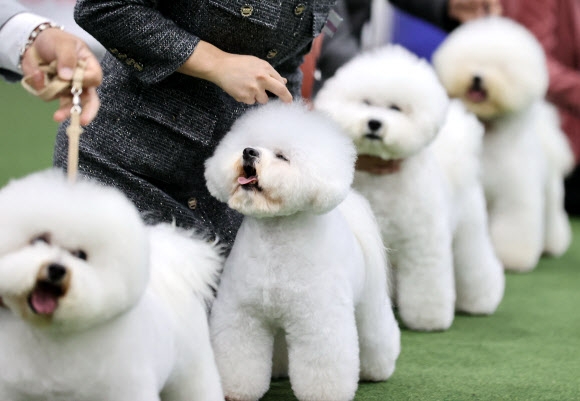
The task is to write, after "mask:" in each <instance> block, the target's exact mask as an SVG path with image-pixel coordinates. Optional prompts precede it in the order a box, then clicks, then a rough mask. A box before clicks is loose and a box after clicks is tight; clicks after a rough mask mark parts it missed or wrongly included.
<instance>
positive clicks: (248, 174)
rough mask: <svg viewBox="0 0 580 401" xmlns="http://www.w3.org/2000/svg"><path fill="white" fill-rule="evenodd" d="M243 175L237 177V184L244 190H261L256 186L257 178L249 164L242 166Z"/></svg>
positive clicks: (254, 170)
mask: <svg viewBox="0 0 580 401" xmlns="http://www.w3.org/2000/svg"><path fill="white" fill-rule="evenodd" d="M243 169H244V175H242V176H239V177H238V183H239V184H240V185H241V186H242V188H244V189H245V190H250V189H254V188H255V189H258V190H261V188H260V187H259V185H258V176H257V175H256V174H257V173H256V169H255V168H254V166H252V165H251V164H245V163H244V165H243Z"/></svg>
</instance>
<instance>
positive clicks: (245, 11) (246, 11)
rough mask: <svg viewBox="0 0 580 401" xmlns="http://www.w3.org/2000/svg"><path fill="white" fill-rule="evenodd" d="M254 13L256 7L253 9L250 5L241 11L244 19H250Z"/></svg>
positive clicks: (244, 6) (246, 5) (243, 7)
mask: <svg viewBox="0 0 580 401" xmlns="http://www.w3.org/2000/svg"><path fill="white" fill-rule="evenodd" d="M253 12H254V7H252V6H251V5H249V4H245V5H243V6H242V8H241V9H240V13H241V14H242V17H249V16H250V15H252V13H253Z"/></svg>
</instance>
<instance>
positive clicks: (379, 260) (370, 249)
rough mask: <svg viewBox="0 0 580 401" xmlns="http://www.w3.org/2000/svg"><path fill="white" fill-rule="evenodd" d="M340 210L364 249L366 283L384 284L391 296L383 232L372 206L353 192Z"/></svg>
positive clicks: (339, 207) (341, 205)
mask: <svg viewBox="0 0 580 401" xmlns="http://www.w3.org/2000/svg"><path fill="white" fill-rule="evenodd" d="M338 209H339V210H340V212H341V213H342V215H343V216H344V218H345V219H346V222H347V224H348V225H349V227H350V228H351V230H352V232H353V233H354V236H355V237H356V239H357V241H358V243H359V244H360V246H361V248H362V251H363V254H364V258H365V264H366V274H367V277H366V281H367V282H370V283H374V285H381V282H384V285H385V291H386V292H387V294H388V295H389V296H391V294H392V291H391V290H392V287H391V277H390V266H389V263H388V259H387V250H386V248H385V246H384V244H383V240H382V237H381V230H380V228H379V225H378V224H377V221H376V219H375V215H374V213H373V211H372V209H371V205H370V204H369V202H368V201H367V200H366V198H364V197H363V196H362V195H361V194H359V193H358V192H356V191H354V190H351V191H350V193H349V195H348V196H347V197H346V199H345V200H344V201H343V202H342V203H341V204H340V205H339V206H338ZM391 298H392V296H391Z"/></svg>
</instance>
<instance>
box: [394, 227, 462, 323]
mask: <svg viewBox="0 0 580 401" xmlns="http://www.w3.org/2000/svg"><path fill="white" fill-rule="evenodd" d="M423 231H424V233H425V235H423V236H421V237H415V238H413V240H412V241H406V242H405V243H398V245H397V247H398V249H396V252H397V254H398V257H397V260H398V262H397V264H396V266H397V269H396V284H397V306H398V309H399V314H400V317H401V319H402V321H403V323H404V324H405V325H406V326H407V327H408V328H409V329H411V330H421V331H437V330H447V329H448V328H449V327H450V326H451V323H453V317H454V315H455V285H454V278H453V256H452V249H451V231H450V229H449V228H447V229H436V228H435V227H433V228H426V229H425V230H423ZM419 244H420V245H419ZM393 248H395V246H393Z"/></svg>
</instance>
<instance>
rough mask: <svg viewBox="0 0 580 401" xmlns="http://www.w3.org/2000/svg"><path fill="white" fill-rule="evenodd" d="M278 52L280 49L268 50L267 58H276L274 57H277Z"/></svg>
mask: <svg viewBox="0 0 580 401" xmlns="http://www.w3.org/2000/svg"><path fill="white" fill-rule="evenodd" d="M277 54H278V50H276V49H272V50H270V51H269V52H268V54H267V55H266V58H274V57H276V55H277Z"/></svg>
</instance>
